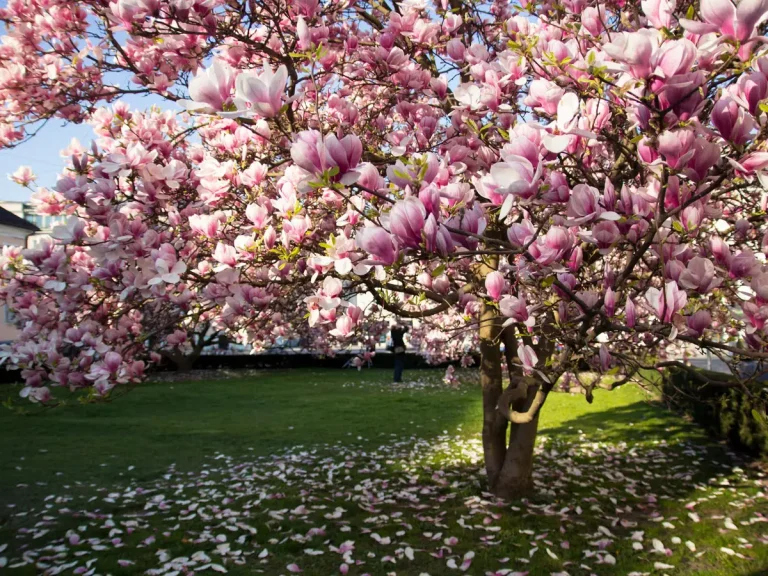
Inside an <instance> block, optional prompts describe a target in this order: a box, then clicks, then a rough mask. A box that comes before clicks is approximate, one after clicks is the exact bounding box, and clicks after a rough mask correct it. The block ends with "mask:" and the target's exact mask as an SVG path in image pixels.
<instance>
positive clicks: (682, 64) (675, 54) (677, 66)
mask: <svg viewBox="0 0 768 576" xmlns="http://www.w3.org/2000/svg"><path fill="white" fill-rule="evenodd" d="M695 60H696V45H695V44H694V43H693V42H691V41H690V40H688V39H687V38H683V39H681V40H671V41H667V42H664V44H662V45H661V47H660V48H659V49H658V50H657V51H656V52H655V54H654V55H653V66H654V69H653V74H654V76H657V77H659V78H665V79H669V78H672V77H674V76H677V75H678V74H684V73H686V72H689V71H690V69H691V67H692V66H693V63H694V61H695Z"/></svg>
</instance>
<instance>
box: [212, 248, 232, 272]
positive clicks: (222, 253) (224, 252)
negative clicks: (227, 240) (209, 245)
mask: <svg viewBox="0 0 768 576" xmlns="http://www.w3.org/2000/svg"><path fill="white" fill-rule="evenodd" d="M213 259H214V260H216V262H218V263H219V264H221V265H222V267H224V268H228V267H229V268H234V266H235V265H236V264H237V250H236V249H235V247H234V246H231V245H229V244H224V243H223V242H219V243H217V244H216V250H214V252H213Z"/></svg>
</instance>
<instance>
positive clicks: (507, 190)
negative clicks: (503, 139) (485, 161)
mask: <svg viewBox="0 0 768 576" xmlns="http://www.w3.org/2000/svg"><path fill="white" fill-rule="evenodd" d="M541 172H542V166H541V164H538V165H537V166H536V168H534V166H533V164H531V162H530V160H528V159H527V158H523V157H522V156H514V155H507V156H506V157H505V158H504V161H503V162H497V163H496V164H494V165H493V166H491V177H492V178H493V181H494V182H495V183H496V184H497V185H498V188H497V193H498V194H514V195H516V196H520V197H522V198H524V199H527V198H531V197H532V196H534V195H535V194H536V191H537V190H538V184H539V180H540V179H541Z"/></svg>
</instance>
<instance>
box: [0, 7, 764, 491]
mask: <svg viewBox="0 0 768 576" xmlns="http://www.w3.org/2000/svg"><path fill="white" fill-rule="evenodd" d="M767 14H768V1H766V0H741V1H740V2H738V3H736V4H734V3H732V2H731V1H730V0H699V1H690V0H677V1H675V0H643V1H642V2H640V3H638V2H626V1H624V0H615V1H612V0H607V1H605V2H595V1H593V0H562V1H561V2H550V1H543V2H541V1H537V0H530V1H529V2H522V3H515V2H507V1H503V0H502V1H498V2H470V1H468V0H441V1H440V2H430V1H428V0H402V1H398V0H385V1H383V2H369V1H366V0H360V1H354V0H340V1H329V2H325V3H323V4H321V3H319V2H318V1H317V0H267V1H264V2H258V3H257V2H252V1H249V0H244V1H238V0H229V1H224V0H171V1H168V2H160V1H159V0H115V1H113V2H108V1H107V0H102V1H90V2H87V1H84V2H72V1H70V0H66V1H65V0H46V1H42V0H38V1H34V0H24V1H20V0H15V1H14V0H11V1H9V2H8V3H7V6H6V8H5V9H3V10H2V11H0V19H2V20H3V21H4V24H5V27H6V33H7V36H5V37H4V39H3V44H2V47H0V55H2V58H1V59H0V98H2V100H3V103H4V105H3V106H2V108H0V122H2V124H1V125H0V140H1V141H2V144H3V145H5V146H13V145H15V144H16V143H18V142H21V141H23V140H25V139H26V138H29V137H31V136H32V135H34V133H35V131H36V130H37V129H39V127H40V126H41V125H42V124H44V123H45V122H47V121H49V120H54V121H60V120H59V119H64V120H67V121H74V122H81V121H88V122H90V123H91V124H92V125H93V126H94V129H95V131H96V136H97V139H96V142H95V144H94V146H93V147H92V149H91V150H76V151H74V152H75V154H74V157H73V159H72V161H71V164H70V165H69V166H68V167H67V170H66V171H65V172H64V175H63V177H62V178H61V180H59V182H58V183H57V184H56V186H55V188H53V189H51V190H45V189H41V190H39V191H38V192H37V193H36V201H37V202H39V203H40V205H41V206H43V207H44V211H45V212H46V213H49V214H61V213H66V214H69V215H70V218H69V220H68V223H67V225H66V227H65V230H60V231H59V232H60V233H59V234H57V242H56V243H52V244H50V245H45V246H43V247H42V248H40V249H38V250H36V251H35V250H33V251H26V252H24V251H20V250H18V249H13V248H6V249H5V251H4V255H3V289H2V293H3V295H4V296H5V299H6V302H7V303H8V305H9V306H10V307H11V309H12V310H13V311H14V312H16V314H17V315H18V317H19V318H20V319H21V322H22V324H23V328H24V332H23V336H22V338H21V340H20V341H19V342H18V343H17V344H15V345H14V346H12V347H11V348H10V349H8V350H7V351H6V352H5V356H6V358H7V364H8V365H9V366H11V367H19V368H21V369H22V370H23V374H24V377H25V379H26V382H27V386H26V387H25V389H24V393H25V394H28V395H29V396H31V397H33V398H37V399H45V398H46V396H47V389H48V386H50V385H67V386H69V387H71V388H79V387H91V389H92V390H93V391H94V393H97V394H106V393H108V391H109V390H110V388H112V387H113V386H115V385H117V384H122V383H127V382H131V381H135V380H138V379H140V378H141V377H142V374H143V370H144V368H145V362H147V361H151V359H152V358H151V352H152V346H151V345H149V344H148V343H150V342H151V338H152V331H153V327H152V326H153V323H152V322H151V321H148V320H147V317H148V316H151V315H152V313H153V312H152V310H153V309H154V308H153V307H158V306H160V307H162V306H167V305H169V304H174V305H176V304H178V302H180V301H181V302H184V301H186V304H185V306H186V308H185V309H186V310H189V311H190V313H192V314H194V315H197V316H198V317H201V318H205V319H206V321H210V322H211V323H212V325H213V326H216V327H218V328H221V329H226V330H228V331H229V332H230V333H233V334H238V335H240V337H241V338H244V339H250V340H253V341H257V342H259V341H267V340H269V338H270V337H272V335H273V334H275V333H278V332H286V333H293V331H295V330H297V329H304V330H311V331H312V333H314V334H316V338H315V341H316V342H319V343H322V345H324V346H329V345H330V344H329V343H331V342H332V341H336V342H345V341H350V340H351V339H357V338H361V337H365V332H367V331H369V330H370V327H371V326H374V325H376V326H381V325H380V324H373V323H375V322H376V320H377V315H378V314H379V313H381V312H382V311H387V312H389V313H394V314H396V315H398V316H400V317H404V318H418V319H421V320H422V321H423V324H422V325H421V327H420V328H419V329H418V331H417V333H416V334H415V336H416V340H417V341H418V343H419V345H420V346H421V347H422V348H423V349H424V351H425V352H427V353H428V354H430V355H431V356H433V357H434V358H436V359H443V358H446V357H457V356H462V355H465V354H466V353H467V352H468V351H470V349H471V347H472V346H474V345H478V346H479V349H480V352H481V357H482V361H481V374H482V393H483V407H484V420H483V444H484V450H485V463H486V470H487V474H488V483H489V487H490V489H491V490H492V491H493V492H495V493H496V494H498V495H500V496H514V495H517V494H519V493H521V492H522V491H525V490H526V489H528V488H529V487H530V486H531V466H532V454H533V442H534V439H535V436H536V428H537V420H538V415H539V411H540V409H541V407H542V405H543V404H544V403H545V401H546V399H547V395H548V394H549V392H550V391H551V390H552V389H553V387H554V386H555V385H556V384H557V382H558V381H559V380H560V379H561V377H563V376H564V375H565V376H568V375H571V374H576V373H577V372H578V370H579V367H580V366H583V365H584V363H587V364H591V365H592V366H593V367H594V369H595V370H598V371H600V372H602V373H605V374H615V375H616V376H615V378H616V379H617V380H616V384H615V385H618V384H621V383H622V382H625V381H627V380H628V379H629V378H631V377H632V375H633V374H635V373H636V372H637V371H638V370H640V369H643V368H659V367H663V366H666V365H670V364H674V363H675V362H676V361H675V360H674V359H668V355H667V352H668V350H669V348H670V347H674V346H679V345H691V346H697V347H699V348H701V349H710V350H714V351H715V352H716V353H720V354H729V355H732V357H733V358H737V357H750V358H755V359H762V358H766V357H768V346H767V345H766V344H767V342H768V340H767V339H768V335H767V334H766V319H768V271H766V270H768V268H767V267H766V264H765V258H764V255H763V254H764V252H766V251H768V242H767V241H766V236H765V233H766V231H767V230H768V227H767V225H766V221H765V210H766V195H765V193H764V189H763V183H764V182H765V181H766V173H765V171H766V170H768V142H766V134H767V133H768V128H767V123H768V117H767V116H766V110H768V106H766V101H764V99H765V98H766V96H767V95H768V55H766V56H764V55H763V51H764V41H765V37H764V36H763V32H764V28H763V20H764V18H765V17H766V15H767ZM126 80H128V82H127V84H126ZM128 93H131V94H153V95H156V96H159V97H162V98H164V99H165V100H166V101H167V102H168V104H167V106H165V107H163V109H162V110H161V109H152V110H149V111H147V112H140V111H130V110H129V109H128V108H127V107H126V106H125V105H123V104H119V103H118V104H113V105H112V106H111V108H110V107H108V105H109V104H110V101H112V100H115V99H117V98H119V97H120V96H121V95H123V94H128ZM20 176H23V174H20ZM362 293H366V294H369V295H370V296H369V298H370V297H372V300H373V304H371V305H369V306H365V307H363V306H358V305H356V304H355V303H353V302H356V301H357V300H353V299H352V296H354V295H360V294H362ZM359 301H360V302H362V301H363V300H362V299H361V300H359ZM300 326H303V327H304V328H299V327H300ZM470 330H471V331H472V333H473V334H474V337H469V336H468V334H470ZM166 338H167V336H166ZM166 341H167V340H166ZM502 347H503V350H504V352H503V354H502V352H501V349H502ZM504 364H506V367H507V372H508V382H509V383H508V385H507V386H506V388H504V382H505V381H506V379H503V378H502V366H503V365H504ZM448 376H449V377H448V380H452V379H453V375H452V374H449V375H448ZM589 392H590V391H589V390H588V393H589Z"/></svg>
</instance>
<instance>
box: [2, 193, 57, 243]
mask: <svg viewBox="0 0 768 576" xmlns="http://www.w3.org/2000/svg"><path fill="white" fill-rule="evenodd" d="M0 208H4V209H5V210H7V211H8V212H11V213H12V214H14V215H15V216H17V217H19V218H22V219H24V220H26V221H27V222H29V223H31V224H33V225H34V226H36V227H37V232H35V233H34V234H33V235H31V236H30V238H29V240H28V241H27V244H26V245H27V246H28V247H34V246H37V245H38V244H40V242H42V241H43V240H45V239H46V238H50V237H51V230H53V227H54V226H58V225H59V224H63V223H64V222H65V221H66V219H67V217H66V216H48V215H45V214H38V213H37V212H36V211H35V207H34V206H33V205H32V204H31V203H30V202H14V201H10V200H0Z"/></svg>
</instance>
